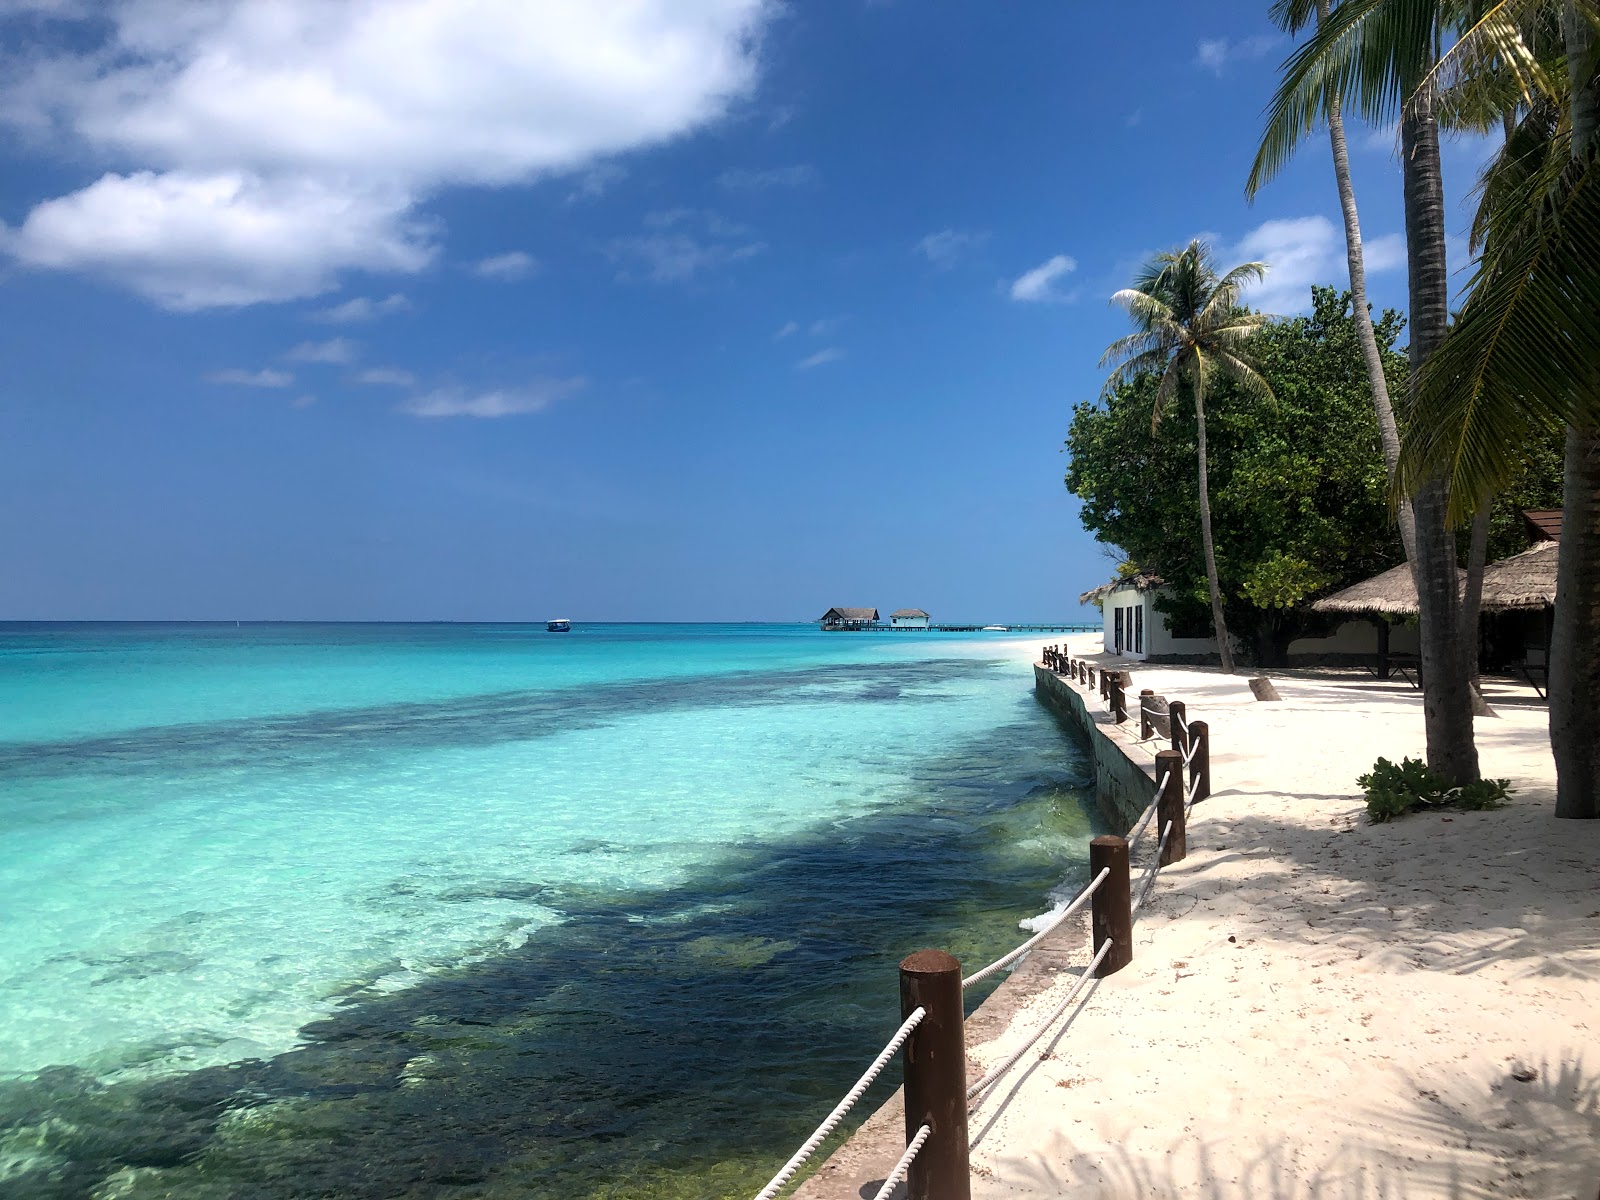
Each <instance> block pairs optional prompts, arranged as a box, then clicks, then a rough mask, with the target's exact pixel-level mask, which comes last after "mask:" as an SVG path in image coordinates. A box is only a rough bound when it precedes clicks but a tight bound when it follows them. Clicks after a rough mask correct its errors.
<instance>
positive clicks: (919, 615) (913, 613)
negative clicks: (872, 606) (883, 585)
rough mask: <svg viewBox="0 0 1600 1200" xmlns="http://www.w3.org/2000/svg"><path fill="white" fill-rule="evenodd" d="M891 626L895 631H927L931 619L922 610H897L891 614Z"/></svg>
mask: <svg viewBox="0 0 1600 1200" xmlns="http://www.w3.org/2000/svg"><path fill="white" fill-rule="evenodd" d="M889 624H890V626H891V627H892V628H895V629H927V628H928V627H929V617H928V614H927V613H925V612H923V611H922V610H921V609H920V608H897V609H895V610H894V612H892V613H890V614H889Z"/></svg>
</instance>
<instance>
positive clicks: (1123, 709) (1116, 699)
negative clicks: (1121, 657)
mask: <svg viewBox="0 0 1600 1200" xmlns="http://www.w3.org/2000/svg"><path fill="white" fill-rule="evenodd" d="M1111 715H1112V716H1113V717H1115V718H1116V721H1117V724H1118V725H1120V724H1122V723H1123V722H1124V721H1126V720H1127V719H1128V681H1127V677H1126V676H1125V675H1123V673H1122V672H1121V671H1118V672H1116V673H1115V674H1114V675H1113V676H1112V680H1111Z"/></svg>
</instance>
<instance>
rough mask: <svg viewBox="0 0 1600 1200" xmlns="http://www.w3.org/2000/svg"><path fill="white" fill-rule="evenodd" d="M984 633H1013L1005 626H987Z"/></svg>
mask: <svg viewBox="0 0 1600 1200" xmlns="http://www.w3.org/2000/svg"><path fill="white" fill-rule="evenodd" d="M982 632H984V633H1010V632H1011V631H1010V630H1009V629H1007V628H1006V627H1005V626H1004V625H985V626H984V627H983V630H982Z"/></svg>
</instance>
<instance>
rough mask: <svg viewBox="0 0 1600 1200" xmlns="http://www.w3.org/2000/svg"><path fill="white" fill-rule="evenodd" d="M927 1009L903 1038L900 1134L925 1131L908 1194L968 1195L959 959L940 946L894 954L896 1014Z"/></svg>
mask: <svg viewBox="0 0 1600 1200" xmlns="http://www.w3.org/2000/svg"><path fill="white" fill-rule="evenodd" d="M918 1008H922V1009H924V1010H926V1013H927V1015H926V1016H924V1017H923V1018H922V1021H921V1023H919V1024H918V1025H917V1027H916V1028H915V1029H914V1030H912V1031H911V1036H910V1037H909V1038H907V1039H906V1045H905V1051H904V1053H905V1102H906V1141H907V1143H909V1142H910V1141H911V1139H912V1138H914V1137H916V1136H917V1131H918V1130H920V1129H921V1128H922V1127H923V1126H924V1125H926V1126H928V1128H929V1129H930V1130H931V1132H930V1133H929V1134H928V1140H927V1141H926V1142H925V1143H923V1146H922V1152H921V1153H920V1154H918V1155H917V1157H916V1159H915V1161H913V1162H912V1164H911V1173H910V1175H909V1176H908V1178H907V1180H906V1186H907V1189H908V1191H909V1194H910V1197H911V1200H971V1197H972V1174H971V1171H970V1170H969V1168H968V1166H967V1048H966V1040H965V1031H964V1024H963V1020H964V1014H963V1012H962V1010H961V963H960V962H959V961H958V960H957V959H956V957H955V956H954V955H951V954H946V953H945V952H944V951H943V950H918V951H917V952H916V953H915V954H913V955H910V956H909V957H907V958H904V959H902V960H901V962H900V1017H901V1019H902V1020H904V1019H905V1018H907V1017H909V1016H910V1015H911V1014H912V1013H913V1012H915V1011H916V1010H917V1009H918Z"/></svg>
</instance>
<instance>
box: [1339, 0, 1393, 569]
mask: <svg viewBox="0 0 1600 1200" xmlns="http://www.w3.org/2000/svg"><path fill="white" fill-rule="evenodd" d="M1328 9H1329V0H1317V24H1318V26H1319V27H1320V26H1321V25H1322V24H1323V22H1325V21H1326V20H1327V19H1328ZM1328 140H1329V141H1330V142H1331V143H1332V144H1333V176H1334V179H1335V180H1337V181H1338V185H1339V207H1340V208H1341V209H1343V211H1344V248H1345V256H1346V258H1347V259H1348V260H1349V263H1350V301H1351V308H1352V309H1354V312H1353V313H1352V314H1351V315H1352V316H1354V317H1355V321H1356V337H1357V339H1358V340H1359V341H1360V342H1361V357H1362V359H1363V361H1365V363H1366V365H1367V382H1368V384H1369V385H1370V386H1371V387H1372V407H1373V410H1374V411H1375V412H1376V413H1377V416H1378V439H1379V441H1380V442H1381V443H1382V445H1383V461H1384V465H1385V466H1386V467H1387V468H1388V470H1389V482H1390V483H1393V482H1394V473H1395V467H1396V465H1397V464H1398V463H1399V461H1400V429H1399V427H1398V426H1397V425H1396V424H1395V419H1394V405H1392V404H1391V403H1390V402H1389V380H1388V378H1387V377H1386V376H1385V375H1384V373H1383V356H1382V354H1380V353H1379V351H1378V336H1377V334H1375V333H1374V332H1373V330H1372V312H1371V310H1370V309H1369V308H1368V307H1367V266H1366V257H1365V255H1363V254H1362V251H1361V221H1360V219H1359V217H1358V216H1357V215H1356V189H1355V184H1354V183H1353V182H1352V181H1351V179H1350V152H1349V149H1348V148H1347V147H1346V145H1345V140H1344V116H1343V114H1342V113H1341V112H1340V109H1339V95H1338V93H1337V92H1334V93H1332V94H1331V95H1329V97H1328ZM1398 520H1399V525H1400V543H1401V545H1403V546H1404V547H1405V549H1406V558H1407V559H1408V560H1412V561H1415V559H1416V557H1417V553H1416V542H1417V524H1416V518H1415V516H1414V515H1413V514H1412V512H1411V502H1410V501H1408V500H1406V501H1401V504H1400V512H1399V514H1398Z"/></svg>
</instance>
